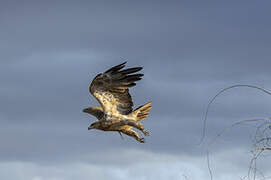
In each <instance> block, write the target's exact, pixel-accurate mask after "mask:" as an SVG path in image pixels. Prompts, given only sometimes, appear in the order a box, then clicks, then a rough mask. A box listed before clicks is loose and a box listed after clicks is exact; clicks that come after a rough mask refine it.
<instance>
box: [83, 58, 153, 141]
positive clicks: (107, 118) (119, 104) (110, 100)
mask: <svg viewBox="0 0 271 180" xmlns="http://www.w3.org/2000/svg"><path fill="white" fill-rule="evenodd" d="M125 64H126V62H124V63H122V64H119V65H117V66H114V67H112V68H110V69H108V70H107V71H105V72H104V73H101V74H98V75H97V76H96V77H95V78H94V79H93V81H92V82H91V84H90V86H89V91H90V93H91V94H92V95H93V96H94V97H95V98H96V99H97V100H98V102H99V103H100V105H101V106H93V107H89V108H86V109H84V110H83V112H85V113H88V114H91V115H93V116H95V117H96V118H97V119H98V121H96V122H94V123H92V124H91V125H90V126H89V128H88V129H99V130H103V131H118V132H119V133H124V134H126V135H128V136H131V137H134V138H135V139H136V140H137V141H139V142H141V143H143V142H144V138H141V137H140V136H139V134H138V133H137V132H136V131H134V130H133V128H136V129H138V130H140V131H142V132H143V133H144V135H146V136H147V135H149V133H148V132H147V131H146V130H145V129H144V126H143V125H142V124H141V123H140V121H141V120H143V119H145V118H146V117H147V116H148V113H149V111H150V109H151V108H152V105H151V104H152V103H151V102H149V103H147V104H145V105H143V106H140V107H138V108H137V109H135V110H134V111H133V101H132V97H131V95H130V93H129V88H130V87H133V86H135V85H136V81H139V80H141V78H142V76H143V74H134V73H136V72H138V71H140V70H141V69H142V67H135V68H129V69H124V70H122V69H123V68H124V66H125Z"/></svg>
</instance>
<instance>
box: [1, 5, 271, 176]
mask: <svg viewBox="0 0 271 180" xmlns="http://www.w3.org/2000/svg"><path fill="white" fill-rule="evenodd" d="M270 6H271V2H270V1H269V0H261V1H257V2H256V1H253V0H243V1H223V2H221V1H220V2H218V1H193V2H191V1H187V0H182V1H181V0H180V1H158V0H156V1H154V0H153V1H140V0H137V1H127V0H126V1H123V0H115V1H103V0H99V1H92V0H89V1H69V0H67V1H39V0H35V1H34V0H33V1H27V0H25V1H13V0H9V1H4V0H0V83H1V86H0V92H1V93H0V107H1V108H0V142H1V144H0V179H8V180H73V179H82V180H84V179H97V180H107V179H111V180H124V179H131V180H152V179H158V180H160V179H161V180H165V179H171V180H177V179H178V180H187V179H189V180H199V179H202V180H208V179H210V177H209V173H208V168H207V163H206V149H207V146H206V144H207V143H206V142H208V140H210V139H213V138H214V137H215V135H216V134H217V133H219V132H220V131H222V130H223V128H225V127H227V126H230V125H231V124H232V123H234V122H236V121H240V120H245V119H254V118H263V117H270V116H271V115H270V105H271V97H270V96H268V95H266V94H264V93H262V92H259V91H257V90H255V89H249V88H239V89H232V90H229V91H228V92H226V93H224V94H223V95H221V96H219V97H218V98H217V100H216V101H215V103H214V104H213V105H212V107H211V110H210V113H209V119H208V121H207V134H206V139H205V141H204V143H203V144H202V145H201V146H199V145H198V142H199V140H200V137H201V134H202V127H203V116H204V112H205V110H206V107H207V104H208V101H209V100H210V99H211V98H212V97H213V96H214V95H215V93H217V92H218V91H219V90H221V89H222V88H225V87H227V86H231V85H234V84H252V85H257V86H260V87H264V88H266V89H271V84H270V82H271V76H270V75H271V73H270V66H271V51H270V48H271V36H270V32H271V21H270V15H271V13H270ZM123 61H128V63H127V67H134V66H143V67H144V69H143V73H144V74H145V76H144V78H143V80H141V81H140V82H139V83H138V84H137V86H136V87H135V88H133V89H132V90H131V94H132V96H133V99H134V103H135V106H139V105H142V104H144V103H146V102H147V101H150V100H151V101H153V109H152V110H151V113H150V116H149V118H147V119H146V120H145V121H144V125H145V127H146V129H147V130H149V131H150V133H151V135H150V136H149V137H147V138H146V143H145V144H139V143H137V142H136V141H135V140H134V139H132V138H130V137H124V140H122V139H121V138H120V136H119V135H118V133H114V132H102V131H97V130H93V131H88V130H87V127H88V125H89V124H90V123H91V122H93V121H95V118H93V117H91V116H89V115H87V114H84V113H82V109H83V108H86V107H88V106H91V105H97V101H96V100H95V99H94V98H93V97H92V96H91V95H90V94H89V92H88V86H89V84H90V82H91V80H92V78H93V77H94V76H95V75H96V74H97V73H100V72H103V71H104V70H105V69H106V68H109V67H111V66H113V65H117V64H119V63H121V62H123ZM251 133H253V128H251V127H250V126H239V127H235V128H233V129H231V130H229V131H227V132H226V133H225V134H224V136H223V137H221V138H220V139H219V140H218V141H217V142H216V143H215V145H213V146H212V147H211V148H210V149H211V154H210V161H211V166H212V169H213V175H214V179H217V180H228V179H240V177H243V176H245V175H246V174H247V170H248V165H249V161H250V158H251V153H250V149H251V148H252V147H251V146H252V145H251V137H250V135H251ZM269 158H270V157H269ZM265 159H266V158H265ZM268 161H269V160H268ZM269 162H270V161H269ZM269 164H270V163H269ZM269 164H268V163H267V162H266V161H259V167H261V170H262V171H263V172H264V173H265V174H266V175H271V172H270V169H268V165H269ZM270 166H271V164H270V165H269V167H270Z"/></svg>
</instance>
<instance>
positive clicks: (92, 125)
mask: <svg viewBox="0 0 271 180" xmlns="http://www.w3.org/2000/svg"><path fill="white" fill-rule="evenodd" d="M99 127H100V122H94V123H92V124H91V125H90V126H89V127H88V130H91V129H99Z"/></svg>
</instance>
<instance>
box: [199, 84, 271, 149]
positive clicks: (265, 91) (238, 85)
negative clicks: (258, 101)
mask: <svg viewBox="0 0 271 180" xmlns="http://www.w3.org/2000/svg"><path fill="white" fill-rule="evenodd" d="M237 87H248V88H253V89H258V90H260V91H263V92H264V93H266V94H269V95H271V92H269V91H268V90H265V89H263V88H260V87H258V86H253V85H247V84H237V85H233V86H230V87H227V88H224V89H222V90H221V91H219V92H218V93H217V94H216V95H215V96H214V97H213V98H212V99H211V101H210V102H209V103H208V106H207V109H206V112H205V116H204V121H203V131H202V136H201V139H200V142H199V144H201V143H202V142H203V140H204V138H205V135H206V122H207V117H208V113H209V109H210V106H211V104H212V103H213V102H214V100H215V99H216V98H217V97H218V96H219V95H220V94H221V93H223V92H225V91H227V90H229V89H232V88H237Z"/></svg>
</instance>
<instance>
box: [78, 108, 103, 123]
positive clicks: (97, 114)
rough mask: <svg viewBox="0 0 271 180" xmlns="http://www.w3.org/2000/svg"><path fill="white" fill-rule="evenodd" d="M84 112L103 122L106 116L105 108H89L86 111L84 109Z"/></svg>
mask: <svg viewBox="0 0 271 180" xmlns="http://www.w3.org/2000/svg"><path fill="white" fill-rule="evenodd" d="M83 112H84V113H88V114H91V115H93V116H95V117H96V118H97V119H99V120H101V119H102V118H103V116H104V112H103V108H102V107H101V106H93V107H88V108H86V109H83Z"/></svg>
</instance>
